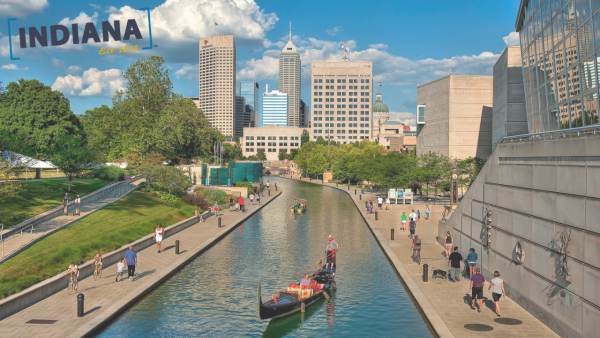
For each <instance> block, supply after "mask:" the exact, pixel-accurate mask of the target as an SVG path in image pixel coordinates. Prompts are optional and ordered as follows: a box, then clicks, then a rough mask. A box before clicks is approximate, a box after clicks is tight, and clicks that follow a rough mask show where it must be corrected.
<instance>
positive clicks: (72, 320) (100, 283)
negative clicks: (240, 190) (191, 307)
mask: <svg viewBox="0 0 600 338" xmlns="http://www.w3.org/2000/svg"><path fill="white" fill-rule="evenodd" d="M271 189H272V190H273V189H274V187H271ZM279 192H281V189H280V191H279ZM279 192H278V193H279ZM278 193H275V191H271V195H272V196H268V194H267V192H266V191H265V196H264V197H262V198H261V202H262V203H261V205H256V204H255V205H246V212H244V213H242V212H230V211H229V210H228V209H227V210H224V211H220V212H219V214H218V216H221V218H222V219H221V220H222V225H223V226H222V227H221V228H218V227H217V218H216V217H209V218H208V219H207V220H206V222H204V223H197V224H195V225H193V226H190V227H189V228H187V229H185V230H183V231H181V232H178V233H176V234H174V235H172V236H170V237H168V238H166V239H165V240H164V241H163V243H162V248H163V250H162V252H161V253H160V254H159V253H158V252H157V249H156V246H155V245H152V246H150V247H148V248H146V249H143V250H141V251H138V266H137V268H136V276H135V280H134V281H132V282H130V281H128V280H127V278H124V279H123V281H119V282H115V273H116V270H117V268H116V265H113V266H106V267H104V271H103V275H102V277H101V278H99V279H98V280H97V281H94V280H93V279H92V278H91V277H89V278H86V279H83V280H81V281H79V292H80V293H83V294H84V296H85V311H86V312H85V316H84V317H81V318H78V317H77V316H76V309H77V301H76V298H77V296H76V295H67V290H66V289H65V290H64V291H60V292H58V293H56V294H54V295H52V296H50V297H48V298H46V299H44V300H43V301H41V302H38V303H36V304H35V305H32V306H30V307H28V308H26V309H25V310H23V311H20V312H18V313H16V314H14V315H12V316H10V317H8V318H6V319H4V320H2V321H0V337H67V336H69V337H80V336H83V335H85V334H89V332H90V330H91V329H93V328H94V327H96V326H97V325H99V324H101V323H102V322H103V321H106V320H110V319H111V318H112V317H113V316H115V315H117V314H118V313H120V311H122V310H123V309H124V308H125V309H126V308H128V307H129V306H131V305H133V304H135V302H136V300H137V299H136V298H133V295H136V294H137V295H139V296H138V298H140V297H143V295H145V294H146V293H147V292H149V290H152V289H153V288H154V287H156V286H158V285H160V284H161V283H162V282H163V281H164V280H165V279H167V278H168V277H169V276H170V275H171V274H173V273H175V272H176V271H177V270H178V268H179V267H181V266H183V265H184V264H185V263H187V261H188V260H190V259H193V258H194V257H195V256H196V255H197V254H198V253H199V252H201V251H202V250H203V249H205V248H207V247H209V246H210V245H212V244H213V243H214V242H216V241H218V239H219V238H220V236H223V235H225V234H226V233H228V232H229V231H231V230H232V229H233V228H235V227H236V226H237V225H238V224H239V223H240V221H242V220H244V219H246V218H248V217H249V216H250V215H252V214H253V213H254V212H256V211H258V210H259V209H260V208H261V207H262V206H264V205H265V204H266V203H268V202H270V201H271V200H272V199H273V198H275V197H276V196H277V195H278ZM175 240H179V241H180V254H179V255H175ZM65 270H66V267H65ZM124 270H125V271H124V273H125V277H127V276H126V275H127V269H126V268H125V269H124ZM32 319H48V320H56V322H55V323H53V324H29V323H27V322H28V321H30V320H32Z"/></svg>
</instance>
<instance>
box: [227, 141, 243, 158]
mask: <svg viewBox="0 0 600 338" xmlns="http://www.w3.org/2000/svg"><path fill="white" fill-rule="evenodd" d="M223 148H224V150H225V151H224V153H223V161H224V162H233V161H239V160H241V159H242V158H243V157H244V155H243V154H242V147H241V145H240V143H239V141H238V142H236V143H235V144H234V145H231V144H229V143H224V144H223Z"/></svg>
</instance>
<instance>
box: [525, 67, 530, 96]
mask: <svg viewBox="0 0 600 338" xmlns="http://www.w3.org/2000/svg"><path fill="white" fill-rule="evenodd" d="M525 93H526V94H527V95H529V94H531V78H530V76H529V72H527V73H525Z"/></svg>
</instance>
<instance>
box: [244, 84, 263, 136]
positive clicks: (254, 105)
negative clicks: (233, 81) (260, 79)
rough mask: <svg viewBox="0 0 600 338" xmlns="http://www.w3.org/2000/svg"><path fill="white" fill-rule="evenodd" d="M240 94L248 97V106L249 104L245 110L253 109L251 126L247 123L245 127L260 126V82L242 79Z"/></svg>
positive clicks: (245, 97)
mask: <svg viewBox="0 0 600 338" xmlns="http://www.w3.org/2000/svg"><path fill="white" fill-rule="evenodd" d="M239 94H240V95H239V96H242V97H243V98H244V99H246V106H249V107H245V108H244V111H247V110H248V109H251V110H252V112H251V115H250V126H248V125H247V124H246V125H244V127H258V112H259V110H258V105H259V103H260V102H259V100H258V83H257V82H254V81H240V86H239Z"/></svg>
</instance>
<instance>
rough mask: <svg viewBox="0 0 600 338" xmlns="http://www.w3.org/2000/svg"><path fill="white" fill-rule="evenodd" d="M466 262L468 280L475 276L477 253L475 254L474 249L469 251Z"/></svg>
mask: <svg viewBox="0 0 600 338" xmlns="http://www.w3.org/2000/svg"><path fill="white" fill-rule="evenodd" d="M467 261H468V262H469V279H471V276H473V275H474V274H475V265H477V253H476V252H475V249H473V248H471V249H469V254H468V255H467Z"/></svg>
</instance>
